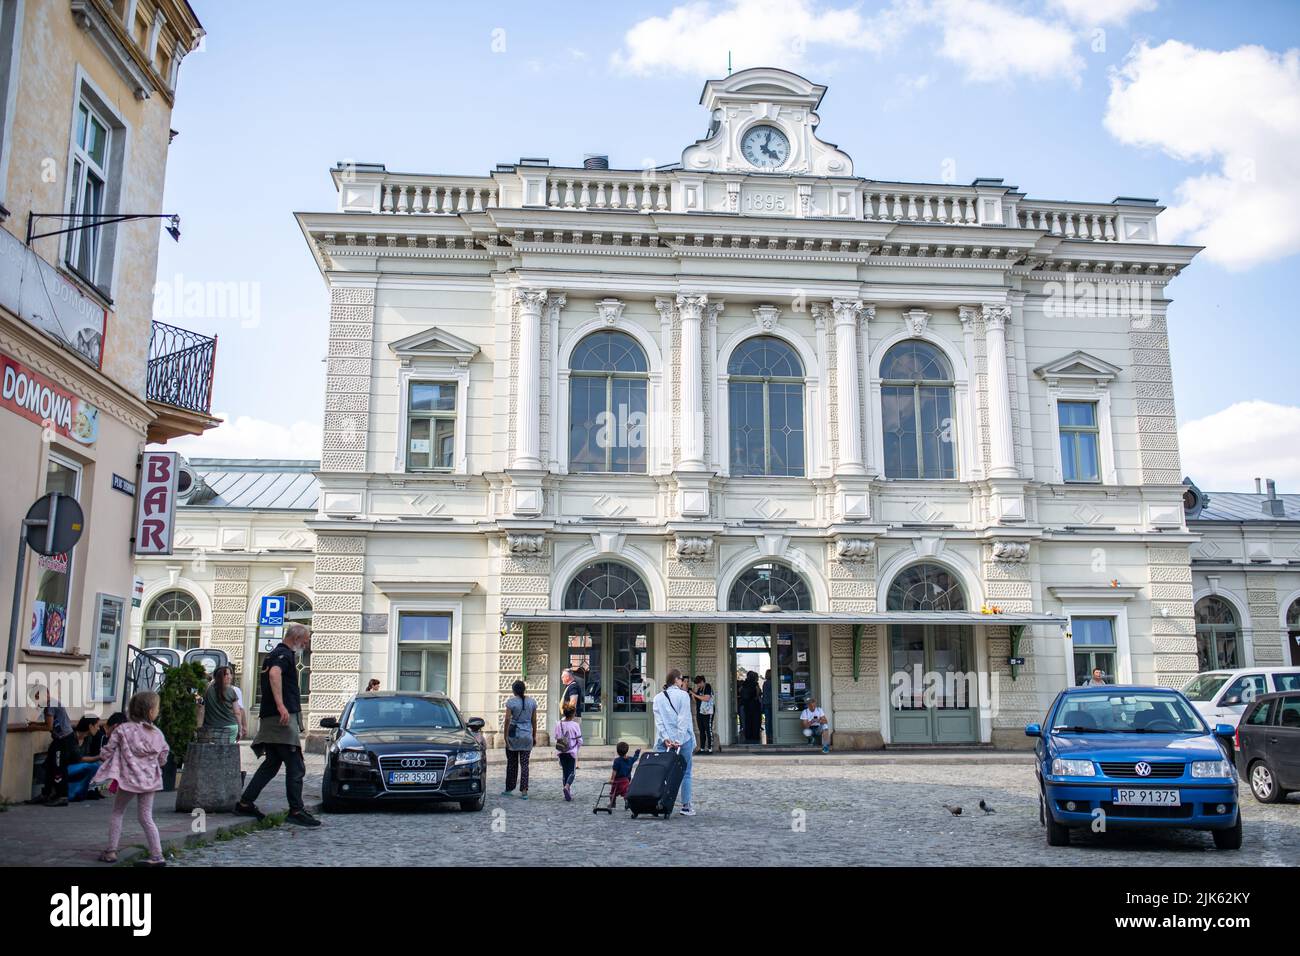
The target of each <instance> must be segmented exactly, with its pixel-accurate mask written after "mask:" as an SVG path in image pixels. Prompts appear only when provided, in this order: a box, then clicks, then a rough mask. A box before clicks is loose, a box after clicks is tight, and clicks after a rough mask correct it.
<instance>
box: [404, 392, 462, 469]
mask: <svg viewBox="0 0 1300 956" xmlns="http://www.w3.org/2000/svg"><path fill="white" fill-rule="evenodd" d="M406 413H407V431H406V470H407V471H451V470H452V469H453V468H454V467H455V465H456V386H455V384H454V383H451V382H412V383H411V384H410V388H409V391H408V392H407V405H406Z"/></svg>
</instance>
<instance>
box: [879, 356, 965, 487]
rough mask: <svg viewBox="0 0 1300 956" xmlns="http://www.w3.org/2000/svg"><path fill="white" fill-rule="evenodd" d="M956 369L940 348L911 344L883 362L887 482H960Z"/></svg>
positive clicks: (882, 416)
mask: <svg viewBox="0 0 1300 956" xmlns="http://www.w3.org/2000/svg"><path fill="white" fill-rule="evenodd" d="M953 393H954V384H953V375H952V366H951V365H949V364H948V359H947V358H946V357H945V356H944V354H943V353H942V352H941V351H939V349H938V348H936V347H935V346H933V345H931V344H930V343H928V342H921V341H918V340H914V339H909V340H908V341H905V342H899V343H898V344H897V345H895V346H894V347H893V348H891V349H890V350H889V351H888V352H886V353H885V357H884V359H883V360H882V361H881V363H880V403H881V427H882V433H883V435H884V443H885V477H886V478H931V479H934V478H956V477H957V454H956V447H957V446H956V438H957V436H956V425H955V422H956V419H955V416H954V411H953V408H954V405H955V402H954V398H953Z"/></svg>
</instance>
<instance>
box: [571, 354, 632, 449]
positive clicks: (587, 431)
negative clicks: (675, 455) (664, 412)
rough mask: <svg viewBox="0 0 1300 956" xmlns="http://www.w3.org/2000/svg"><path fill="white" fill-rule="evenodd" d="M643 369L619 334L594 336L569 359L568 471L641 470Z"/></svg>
mask: <svg viewBox="0 0 1300 956" xmlns="http://www.w3.org/2000/svg"><path fill="white" fill-rule="evenodd" d="M648 380H649V365H648V363H647V362H646V357H645V352H644V350H642V348H641V346H640V345H638V344H637V341H636V340H635V339H634V338H632V336H630V335H628V334H627V333H625V332H617V331H606V332H594V333H592V334H591V335H588V336H587V337H586V338H585V339H583V340H582V341H581V342H579V343H578V345H577V348H575V349H574V350H573V356H572V357H571V358H570V360H569V470H570V471H573V472H644V471H645V470H646V444H647V442H648V439H649V430H648V425H649V423H648V421H647V419H646V383H647V381H648Z"/></svg>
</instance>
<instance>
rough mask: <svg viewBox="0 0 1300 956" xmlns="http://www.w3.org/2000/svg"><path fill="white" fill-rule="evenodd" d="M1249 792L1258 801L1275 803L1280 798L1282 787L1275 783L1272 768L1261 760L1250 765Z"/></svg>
mask: <svg viewBox="0 0 1300 956" xmlns="http://www.w3.org/2000/svg"><path fill="white" fill-rule="evenodd" d="M1250 792H1251V793H1253V794H1254V795H1255V799H1256V800H1258V801H1259V802H1260V803H1277V802H1278V801H1279V800H1281V799H1282V788H1281V787H1279V786H1278V785H1277V776H1276V775H1275V774H1274V773H1273V768H1272V767H1270V766H1269V765H1268V764H1267V763H1265V762H1264V761H1263V760H1256V761H1255V762H1254V763H1253V764H1251V766H1250Z"/></svg>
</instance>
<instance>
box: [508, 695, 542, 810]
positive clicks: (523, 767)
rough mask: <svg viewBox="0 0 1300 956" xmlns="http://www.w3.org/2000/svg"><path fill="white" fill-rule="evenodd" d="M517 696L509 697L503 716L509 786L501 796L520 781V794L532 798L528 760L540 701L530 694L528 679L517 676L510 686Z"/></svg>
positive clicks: (521, 797)
mask: <svg viewBox="0 0 1300 956" xmlns="http://www.w3.org/2000/svg"><path fill="white" fill-rule="evenodd" d="M510 689H511V691H513V692H514V696H513V697H511V698H510V699H509V700H508V701H506V712H505V714H504V715H502V718H501V732H502V733H503V734H504V735H505V738H506V788H505V789H504V790H502V791H501V796H503V797H508V796H510V794H512V793H513V792H514V789H515V782H516V780H518V783H519V797H520V799H521V800H527V799H528V760H529V758H530V757H532V755H533V745H534V744H535V743H536V742H537V701H535V700H533V699H532V698H531V697H529V696H528V688H527V686H525V684H524V682H523V681H521V680H517V681H515V682H514V684H512V685H511V687H510Z"/></svg>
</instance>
